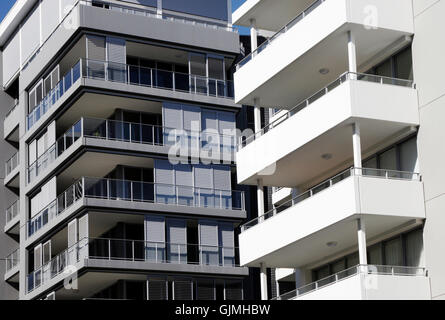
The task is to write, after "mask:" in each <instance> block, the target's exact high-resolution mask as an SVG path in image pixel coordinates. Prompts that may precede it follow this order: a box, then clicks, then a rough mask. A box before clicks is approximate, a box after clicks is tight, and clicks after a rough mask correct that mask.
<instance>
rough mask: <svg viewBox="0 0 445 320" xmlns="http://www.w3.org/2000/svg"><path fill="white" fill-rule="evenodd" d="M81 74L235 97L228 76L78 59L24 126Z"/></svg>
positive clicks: (46, 108)
mask: <svg viewBox="0 0 445 320" xmlns="http://www.w3.org/2000/svg"><path fill="white" fill-rule="evenodd" d="M82 77H83V78H88V79H96V80H103V81H109V82H118V83H124V84H130V85H137V86H144V87H150V88H157V89H165V90H171V91H176V92H183V93H190V94H196V95H205V96H211V97H217V98H227V99H232V100H233V97H234V91H233V90H234V89H233V82H232V81H229V80H221V79H214V78H208V77H203V76H198V75H192V74H187V73H180V72H174V71H167V70H160V69H152V68H144V67H140V66H132V65H127V64H120V63H115V62H108V61H98V60H88V59H80V60H79V62H77V63H76V64H75V65H74V67H73V68H72V69H71V70H70V71H68V72H67V73H66V75H65V76H64V77H63V78H62V80H60V82H59V83H58V84H57V85H56V86H55V87H54V88H53V89H52V90H51V91H50V92H49V93H48V95H47V96H45V97H44V98H43V100H42V101H41V102H40V103H39V104H38V105H37V106H36V107H35V108H34V109H33V110H32V111H31V112H30V114H28V116H27V129H28V130H30V129H31V128H32V126H33V125H34V124H35V123H36V122H37V121H39V120H40V118H41V117H42V116H43V115H45V114H46V113H47V112H48V110H49V109H51V108H52V106H53V105H54V104H55V103H56V102H57V101H59V99H60V98H61V97H62V96H63V95H64V94H65V93H66V92H67V91H68V90H69V89H70V88H71V87H72V86H73V84H75V83H76V82H77V81H78V80H79V79H80V78H82Z"/></svg>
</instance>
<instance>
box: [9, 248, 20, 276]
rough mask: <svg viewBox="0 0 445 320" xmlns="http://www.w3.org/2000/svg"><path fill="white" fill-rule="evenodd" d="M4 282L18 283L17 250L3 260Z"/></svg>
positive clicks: (18, 258)
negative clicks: (4, 263)
mask: <svg viewBox="0 0 445 320" xmlns="http://www.w3.org/2000/svg"><path fill="white" fill-rule="evenodd" d="M5 262H6V267H5V281H8V282H18V280H19V279H18V273H19V262H20V250H19V249H17V250H15V251H14V252H13V253H11V254H10V255H8V256H7V257H6V259H5Z"/></svg>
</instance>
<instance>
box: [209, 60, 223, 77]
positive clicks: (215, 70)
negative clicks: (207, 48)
mask: <svg viewBox="0 0 445 320" xmlns="http://www.w3.org/2000/svg"><path fill="white" fill-rule="evenodd" d="M208 61H209V78H212V79H217V80H224V61H223V60H222V59H216V58H209V59H208Z"/></svg>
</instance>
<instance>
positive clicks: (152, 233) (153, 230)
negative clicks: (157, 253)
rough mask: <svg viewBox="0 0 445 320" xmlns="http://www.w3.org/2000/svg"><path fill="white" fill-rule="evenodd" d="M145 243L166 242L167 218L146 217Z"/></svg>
mask: <svg viewBox="0 0 445 320" xmlns="http://www.w3.org/2000/svg"><path fill="white" fill-rule="evenodd" d="M145 241H153V242H165V218H164V217H158V216H149V215H147V216H145Z"/></svg>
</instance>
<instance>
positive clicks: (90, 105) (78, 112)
mask: <svg viewBox="0 0 445 320" xmlns="http://www.w3.org/2000/svg"><path fill="white" fill-rule="evenodd" d="M116 109H128V110H131V111H139V112H147V113H158V114H160V113H162V103H161V102H158V101H150V100H143V99H133V98H126V97H119V96H113V95H108V94H96V93H84V94H82V96H81V97H80V98H79V99H78V100H77V101H76V102H75V103H74V105H72V106H71V107H70V108H69V110H67V111H66V112H65V113H64V114H63V115H62V116H61V117H60V119H58V120H57V126H58V128H61V130H67V129H68V128H70V127H71V126H72V125H74V124H75V123H76V122H77V121H79V120H80V118H81V117H86V118H98V119H107V118H109V117H110V116H111V115H112V114H113V113H114V112H115V111H116ZM62 132H63V131H62ZM62 132H60V134H61V133H62Z"/></svg>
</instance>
